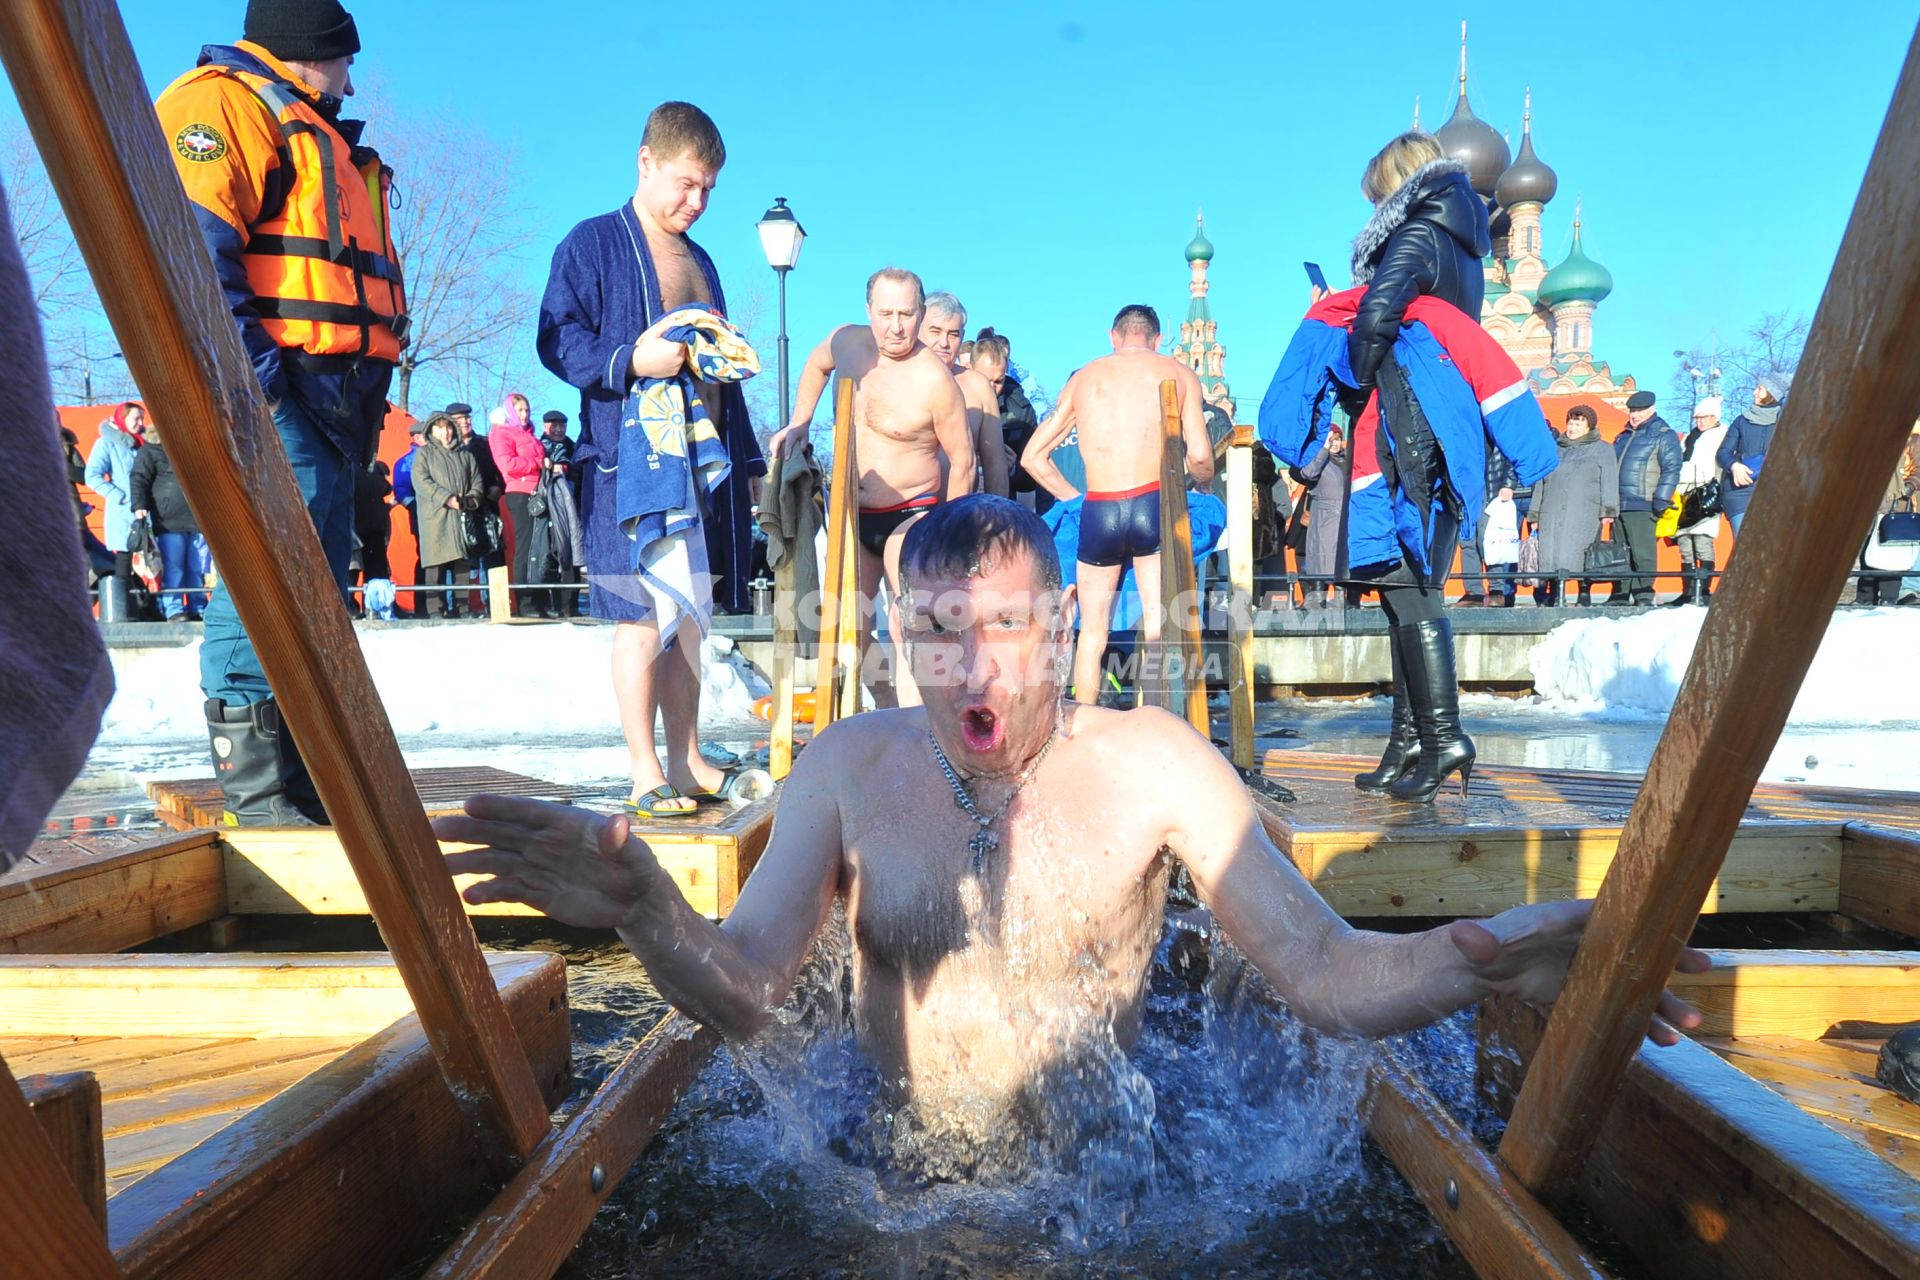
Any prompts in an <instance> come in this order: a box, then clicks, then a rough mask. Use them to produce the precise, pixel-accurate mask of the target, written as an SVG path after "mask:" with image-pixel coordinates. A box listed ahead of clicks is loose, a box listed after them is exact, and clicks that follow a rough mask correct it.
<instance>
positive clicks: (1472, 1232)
mask: <svg viewBox="0 0 1920 1280" xmlns="http://www.w3.org/2000/svg"><path fill="white" fill-rule="evenodd" d="M1362 1110H1363V1114H1365V1115H1366V1118H1367V1132H1368V1133H1369V1134H1370V1135H1371V1136H1372V1138H1373V1140H1374V1141H1375V1142H1377V1143H1379V1144H1380V1148H1381V1149H1382V1150H1383V1151H1385V1152H1386V1153H1387V1155H1388V1157H1389V1158H1390V1159H1392V1161H1393V1163H1394V1165H1395V1167H1397V1168H1398V1169H1399V1170H1400V1173H1401V1176H1402V1177H1404V1178H1406V1180H1407V1182H1408V1184H1409V1185H1411V1186H1412V1187H1413V1190H1414V1194H1415V1195H1417V1196H1419V1197H1420V1202H1421V1203H1422V1204H1424V1205H1426V1206H1427V1211H1428V1212H1429V1213H1431V1214H1433V1218H1434V1221H1435V1222H1437V1223H1439V1224H1440V1226H1441V1228H1442V1229H1443V1230H1445V1231H1446V1233H1447V1236H1448V1238H1449V1239H1451V1240H1452V1241H1453V1244H1454V1247H1455V1248H1457V1249H1459V1250H1460V1252H1461V1254H1462V1255H1464V1256H1465V1258H1466V1259H1467V1261H1468V1262H1469V1263H1470V1264H1472V1266H1473V1269H1474V1271H1475V1273H1476V1274H1478V1275H1480V1276H1482V1277H1488V1278H1490V1280H1491V1278H1494V1277H1498V1278H1500V1280H1522V1278H1523V1277H1535V1276H1537V1277H1547V1276H1556V1277H1576V1276H1578V1277H1588V1278H1591V1277H1599V1276H1604V1275H1606V1272H1605V1271H1604V1270H1602V1269H1601V1267H1600V1265H1599V1264H1598V1263H1596V1262H1595V1261H1594V1260H1593V1259H1592V1258H1590V1257H1588V1256H1587V1253H1586V1251H1585V1250H1584V1249H1582V1248H1581V1247H1580V1245H1579V1244H1578V1243H1577V1242H1576V1241H1575V1240H1574V1238H1573V1237H1572V1236H1571V1235H1569V1234H1568V1232H1567V1229H1566V1228H1565V1227H1563V1226H1561V1225H1560V1222H1559V1220H1558V1219H1556V1218H1555V1217H1554V1216H1553V1215H1552V1214H1551V1213H1548V1212H1547V1210H1546V1209H1544V1208H1543V1207H1542V1206H1541V1205H1540V1202H1539V1201H1537V1200H1535V1199H1534V1198H1533V1195H1532V1193H1531V1192H1529V1191H1528V1190H1527V1189H1526V1188H1525V1187H1523V1186H1521V1185H1520V1183H1519V1182H1518V1180H1516V1179H1515V1178H1514V1177H1513V1175H1512V1174H1510V1173H1509V1172H1507V1170H1506V1167H1505V1166H1504V1165H1501V1164H1500V1163H1499V1162H1498V1161H1496V1160H1495V1159H1494V1158H1493V1157H1492V1156H1490V1155H1489V1154H1487V1152H1486V1151H1485V1150H1484V1149H1482V1147H1481V1146H1480V1143H1479V1141H1478V1140H1477V1139H1476V1138H1475V1137H1474V1136H1473V1135H1472V1134H1471V1133H1469V1132H1468V1131H1467V1130H1466V1128H1465V1126H1463V1125H1462V1124H1461V1123H1460V1122H1459V1121H1458V1120H1455V1119H1454V1118H1453V1116H1452V1115H1451V1114H1449V1112H1448V1111H1447V1109H1446V1107H1445V1106H1443V1105H1442V1104H1441V1103H1440V1101H1439V1100H1438V1099H1437V1098H1435V1097H1434V1096H1433V1095H1432V1094H1431V1093H1429V1092H1428V1091H1427V1088H1426V1086H1425V1085H1423V1084H1421V1083H1420V1081H1419V1080H1418V1079H1417V1078H1416V1077H1415V1076H1414V1074H1413V1073H1412V1072H1411V1071H1409V1070H1407V1068H1406V1066H1405V1065H1404V1064H1402V1063H1401V1061H1400V1059H1399V1058H1398V1056H1397V1055H1396V1054H1395V1053H1394V1051H1393V1049H1392V1048H1390V1047H1385V1046H1383V1047H1382V1048H1381V1051H1380V1056H1379V1057H1378V1058H1377V1059H1376V1060H1375V1062H1374V1065H1373V1067H1372V1069H1371V1070H1370V1071H1369V1072H1368V1075H1367V1098H1366V1102H1365V1104H1364V1106H1363V1108H1362Z"/></svg>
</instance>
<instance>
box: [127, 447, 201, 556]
mask: <svg viewBox="0 0 1920 1280" xmlns="http://www.w3.org/2000/svg"><path fill="white" fill-rule="evenodd" d="M127 506H128V508H129V509H130V510H133V511H145V512H146V513H147V527H148V528H150V529H152V530H153V531H154V532H155V533H156V534H159V533H198V532H200V526H199V524H198V523H197V522H196V521H195V520H194V518H193V508H192V507H189V506H188V505H187V495H186V494H185V493H184V492H182V491H181V489H180V480H179V477H177V476H175V475H174V474H173V459H171V458H169V457H168V456H167V449H166V446H165V445H163V444H161V443H160V442H159V441H158V440H155V439H154V438H153V437H151V436H149V437H147V443H146V444H145V445H143V446H142V447H141V448H140V450H139V451H138V452H136V453H135V454H134V455H133V475H132V477H131V478H130V479H129V480H128V481H127Z"/></svg>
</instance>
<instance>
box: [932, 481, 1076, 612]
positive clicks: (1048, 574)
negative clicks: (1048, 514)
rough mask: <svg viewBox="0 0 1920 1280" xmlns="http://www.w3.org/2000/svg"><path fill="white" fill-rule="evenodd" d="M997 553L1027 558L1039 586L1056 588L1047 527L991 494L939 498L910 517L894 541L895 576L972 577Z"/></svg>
mask: <svg viewBox="0 0 1920 1280" xmlns="http://www.w3.org/2000/svg"><path fill="white" fill-rule="evenodd" d="M1003 555H1025V556H1027V557H1028V558H1029V559H1031V560H1032V561H1033V567H1034V573H1035V576H1036V577H1037V578H1039V580H1040V582H1039V585H1040V589H1041V590H1042V591H1058V590H1059V589H1060V552H1059V550H1058V549H1057V548H1055V546H1054V544H1053V531H1052V530H1050V529H1048V528H1047V526H1046V523H1045V522H1044V521H1042V520H1041V519H1040V517H1039V516H1037V515H1035V514H1033V512H1031V511H1029V510H1027V509H1026V508H1025V507H1023V506H1021V505H1020V504H1019V503H1017V502H1014V501H1012V500H1011V499H1008V498H1002V497H1000V496H999V495H998V494H992V493H970V494H968V495H967V496H966V497H964V498H955V499H954V500H953V501H952V502H943V503H941V504H940V505H939V506H937V507H935V508H933V510H931V511H929V512H928V513H927V514H926V515H924V516H922V517H921V518H920V519H919V520H916V521H915V522H914V524H913V527H912V528H910V529H908V530H907V536H906V539H905V541H903V542H902V543H901V545H900V579H901V582H902V584H903V585H905V586H907V588H908V589H911V584H912V582H913V581H914V579H916V578H920V577H934V578H953V577H967V578H976V577H979V576H980V574H981V573H983V572H985V570H986V567H987V566H988V565H989V564H990V563H991V562H992V561H993V560H995V559H996V558H997V557H999V556H1003Z"/></svg>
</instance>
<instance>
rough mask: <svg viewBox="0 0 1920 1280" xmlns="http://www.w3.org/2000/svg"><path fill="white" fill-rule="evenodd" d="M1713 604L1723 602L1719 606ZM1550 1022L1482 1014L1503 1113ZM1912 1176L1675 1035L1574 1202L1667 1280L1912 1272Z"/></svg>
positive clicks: (1636, 1065) (1641, 1079)
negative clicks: (1582, 1203)
mask: <svg viewBox="0 0 1920 1280" xmlns="http://www.w3.org/2000/svg"><path fill="white" fill-rule="evenodd" d="M1716 607H1717V606H1716ZM1544 1026H1545V1018H1544V1016H1543V1015H1542V1014H1541V1013H1540V1012H1539V1011H1538V1010H1536V1009H1532V1008H1529V1007H1528V1006H1525V1005H1521V1004H1519V1003H1517V1002H1515V1001H1509V1000H1495V1001H1488V1002H1486V1003H1485V1004H1483V1005H1482V1006H1481V1015H1480V1036H1479V1040H1480V1050H1479V1055H1480V1056H1479V1068H1480V1081H1481V1086H1482V1092H1483V1095H1484V1096H1486V1097H1487V1098H1488V1100H1489V1101H1490V1102H1492V1103H1493V1104H1494V1105H1495V1106H1496V1107H1498V1108H1500V1109H1502V1110H1504V1109H1505V1108H1506V1106H1507V1105H1509V1104H1510V1102H1511V1100H1512V1097H1513V1093H1514V1090H1515V1089H1516V1088H1517V1087H1518V1085H1519V1077H1520V1076H1521V1074H1522V1073H1523V1072H1525V1071H1527V1069H1528V1068H1527V1063H1528V1062H1529V1060H1531V1061H1532V1062H1533V1065H1534V1068H1535V1069H1537V1067H1538V1059H1537V1057H1536V1056H1535V1055H1536V1054H1537V1053H1538V1044H1539V1040H1540V1037H1541V1034H1542V1029H1543V1028H1544ZM1914 1185H1915V1184H1914V1180H1913V1179H1912V1178H1911V1177H1909V1176H1908V1175H1907V1174H1905V1173H1903V1172H1901V1171H1900V1170H1898V1169H1896V1168H1894V1167H1893V1166H1892V1165H1891V1164H1889V1163H1887V1162H1886V1161H1885V1160H1883V1159H1881V1158H1880V1157H1879V1156H1878V1155H1876V1154H1874V1153H1873V1152H1872V1151H1870V1150H1868V1149H1867V1148H1866V1147H1864V1146H1862V1145H1860V1144H1859V1143H1857V1142H1855V1141H1854V1140H1853V1139H1851V1138H1849V1137H1846V1136H1844V1135H1842V1134H1840V1133H1837V1132H1835V1131H1834V1130H1833V1129H1831V1128H1829V1127H1828V1126H1827V1125H1826V1124H1824V1123H1822V1122H1821V1121H1820V1120H1818V1119H1816V1118H1815V1117H1813V1116H1810V1115H1808V1114H1806V1113H1805V1112H1803V1111H1801V1110H1800V1109H1799V1108H1798V1107H1796V1106H1794V1104H1793V1103H1791V1102H1789V1101H1787V1100H1786V1099H1785V1098H1783V1097H1781V1096H1780V1095H1779V1094H1777V1093H1775V1092H1774V1091H1773V1090H1772V1089H1769V1088H1768V1087H1767V1086H1766V1085H1764V1084H1761V1083H1760V1082H1759V1081H1757V1080H1753V1079H1751V1078H1749V1077H1748V1076H1746V1075H1745V1074H1743V1073H1742V1072H1741V1071H1740V1070H1739V1069H1738V1068H1737V1067H1734V1066H1731V1065H1729V1064H1728V1063H1726V1062H1723V1061H1722V1060H1721V1059H1720V1058H1718V1057H1717V1056H1715V1055H1714V1054H1713V1053H1712V1052H1711V1051H1710V1050H1708V1049H1706V1048H1703V1047H1702V1046H1700V1045H1697V1044H1695V1043H1693V1042H1692V1041H1690V1040H1683V1041H1682V1042H1681V1043H1680V1044H1678V1045H1675V1046H1673V1047H1671V1048H1656V1047H1654V1046H1651V1045H1644V1044H1643V1045H1642V1047H1641V1048H1640V1049H1639V1050H1638V1051H1637V1053H1636V1054H1635V1056H1634V1058H1633V1060H1632V1062H1631V1063H1630V1064H1629V1067H1628V1070H1627V1073H1626V1076H1625V1078H1624V1080H1623V1082H1622V1085H1621V1088H1620V1090H1619V1092H1618V1093H1617V1095H1616V1096H1615V1097H1614V1099H1613V1100H1612V1101H1611V1102H1610V1104H1609V1106H1608V1108H1607V1109H1606V1112H1605V1114H1604V1115H1603V1117H1602V1124H1601V1127H1600V1130H1599V1132H1598V1134H1597V1135H1596V1142H1595V1145H1594V1147H1593V1153H1592V1159H1591V1160H1590V1161H1589V1162H1588V1163H1587V1165H1586V1167H1585V1169H1584V1170H1583V1172H1582V1173H1581V1176H1580V1177H1579V1179H1578V1180H1577V1183H1576V1189H1577V1191H1578V1194H1579V1196H1580V1198H1581V1199H1582V1200H1583V1201H1585V1202H1586V1203H1587V1205H1588V1206H1590V1207H1591V1208H1592V1209H1593V1211H1594V1212H1595V1214H1596V1215H1597V1216H1598V1217H1599V1218H1600V1220H1601V1221H1602V1222H1604V1223H1605V1224H1606V1225H1607V1226H1608V1228H1609V1229H1611V1230H1612V1231H1613V1233H1614V1234H1615V1235H1617V1236H1619V1237H1620V1239H1621V1240H1622V1241H1623V1242H1624V1243H1625V1244H1626V1245H1627V1247H1628V1248H1630V1249H1631V1250H1632V1251H1633V1253H1634V1257H1635V1261H1636V1262H1637V1263H1638V1264H1639V1265H1640V1266H1641V1267H1642V1268H1644V1269H1645V1272H1646V1274H1648V1275H1651V1276H1654V1277H1660V1278H1661V1280H1667V1278H1671V1280H1696V1277H1700V1276H1740V1277H1743V1280H1809V1277H1821V1278H1825V1277H1837V1276H1847V1277H1854V1276H1881V1277H1888V1278H1889V1280H1891V1278H1892V1277H1903V1278H1904V1277H1911V1276H1915V1275H1920V1198H1917V1197H1916V1196H1915V1194H1914Z"/></svg>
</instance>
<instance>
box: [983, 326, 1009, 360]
mask: <svg viewBox="0 0 1920 1280" xmlns="http://www.w3.org/2000/svg"><path fill="white" fill-rule="evenodd" d="M973 358H974V359H975V360H985V361H987V362H988V363H989V364H1009V365H1010V364H1012V363H1013V344H1012V343H1010V342H1008V341H1007V340H1006V339H1005V338H1003V337H1001V336H1000V335H999V334H997V333H995V332H994V331H993V330H992V329H990V328H988V329H982V330H981V331H980V332H978V333H976V334H974V335H973Z"/></svg>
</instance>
